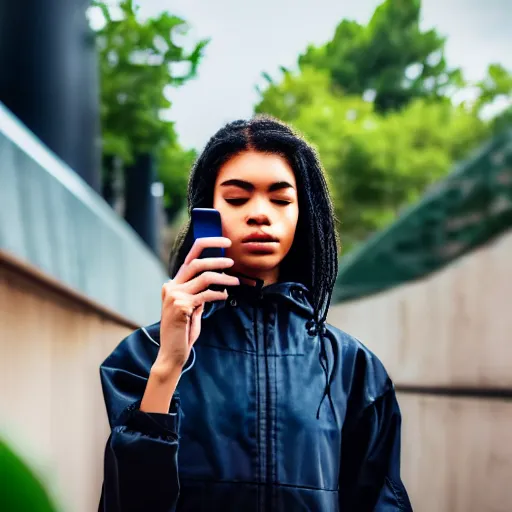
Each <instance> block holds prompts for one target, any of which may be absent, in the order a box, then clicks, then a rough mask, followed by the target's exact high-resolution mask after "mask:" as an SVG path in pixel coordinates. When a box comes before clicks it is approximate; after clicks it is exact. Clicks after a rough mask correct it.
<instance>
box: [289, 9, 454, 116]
mask: <svg viewBox="0 0 512 512" xmlns="http://www.w3.org/2000/svg"><path fill="white" fill-rule="evenodd" d="M420 11H421V2H420V0H386V1H385V2H384V3H383V4H381V5H380V6H379V7H378V8H377V9H376V11H375V13H374V15H373V17H372V19H371V20H370V22H369V23H368V25H366V26H364V25H360V24H359V23H357V22H355V21H351V20H343V21H342V22H341V23H340V24H339V25H338V27H337V29H336V32H335V34H334V37H333V39H332V40H331V41H329V42H328V43H327V44H325V45H323V46H320V47H314V46H310V47H309V48H308V49H307V51H306V52H305V54H304V55H301V56H300V57H299V65H300V66H301V68H302V67H304V66H313V67H316V68H318V69H325V70H327V71H328V72H329V74H330V75H331V78H332V82H333V84H336V85H337V86H338V87H339V88H341V89H342V90H343V91H345V93H347V94H363V93H364V92H365V91H373V92H374V94H375V106H376V109H377V110H378V111H387V110H393V109H400V108H401V107H403V106H405V105H406V104H407V103H408V102H410V101H412V100H413V99H415V98H437V97H439V96H441V95H443V94H445V93H446V92H448V91H449V90H450V89H451V88H452V87H453V86H458V85H460V84H461V82H462V75H461V73H460V71H459V70H456V69H454V70H451V69H449V68H448V67H447V64H446V61H445V58H444V42H445V41H444V38H443V37H441V36H440V35H439V34H438V33H437V32H436V31H435V30H428V31H422V30H421V29H420V27H419V21H420Z"/></svg>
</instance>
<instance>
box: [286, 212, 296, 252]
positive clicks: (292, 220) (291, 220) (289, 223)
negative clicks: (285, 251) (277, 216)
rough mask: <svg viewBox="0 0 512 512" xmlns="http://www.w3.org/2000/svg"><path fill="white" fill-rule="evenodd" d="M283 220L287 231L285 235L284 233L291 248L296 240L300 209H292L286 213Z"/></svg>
mask: <svg viewBox="0 0 512 512" xmlns="http://www.w3.org/2000/svg"><path fill="white" fill-rule="evenodd" d="M283 220H284V222H283V226H284V229H285V233H283V234H284V238H286V242H287V245H288V247H290V246H291V245H292V243H293V239H294V238H295V231H296V229H297V222H298V220H299V209H298V208H290V209H289V211H287V212H286V216H285V217H284V219H283Z"/></svg>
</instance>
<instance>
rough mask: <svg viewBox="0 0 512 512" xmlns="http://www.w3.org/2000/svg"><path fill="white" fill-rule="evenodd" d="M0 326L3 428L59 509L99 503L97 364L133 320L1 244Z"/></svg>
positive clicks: (102, 425) (85, 510)
mask: <svg viewBox="0 0 512 512" xmlns="http://www.w3.org/2000/svg"><path fill="white" fill-rule="evenodd" d="M0 326H1V329H0V389H1V392H0V411H1V412H2V414H1V415H0V435H1V436H2V437H4V438H6V439H7V441H8V442H9V443H10V444H12V445H13V447H14V448H15V449H16V451H17V452H18V453H20V455H22V456H23V458H24V459H25V460H26V461H27V462H28V463H29V465H30V466H31V467H32V468H33V469H34V470H35V471H36V473H37V474H38V475H39V476H40V477H41V479H42V480H43V482H44V483H45V484H46V486H47V487H48V488H49V490H50V492H51V493H52V494H53V495H54V497H56V498H57V501H58V502H59V503H60V504H61V506H62V507H63V510H65V511H68V510H69V511H73V512H91V511H93V510H97V506H98V502H99V493H100V489H101V482H102V478H103V450H104V446H105V441H106V439H107V437H108V434H109V427H108V423H107V418H106V413H105V406H104V403H103V396H102V392H101V385H100V380H99V372H98V367H99V365H100V363H101V362H102V361H103V359H104V358H105V357H106V356H107V355H108V354H109V353H110V351H111V350H112V349H113V348H114V347H115V346H116V345H117V343H119V341H120V340H121V339H122V338H124V337H125V336H126V335H127V334H128V333H129V332H131V331H132V330H133V329H134V328H135V327H136V325H135V324H133V323H132V322H131V321H129V320H126V319H124V318H122V317H120V316H119V315H116V314H115V313H113V312H110V311H108V310H106V309H104V308H102V307H100V306H98V305H95V304H94V303H93V302H91V301H90V300H88V299H86V298H85V297H82V296H80V295H79V294H77V293H76V292H74V291H73V290H71V289H67V288H65V287H64V286H63V285H62V284H61V283H59V282H57V281H53V280H52V279H51V278H48V277H47V276H46V275H44V274H42V273H40V272H39V271H37V270H36V269H35V268H33V267H30V266H27V265H23V264H21V263H20V262H17V261H15V260H14V259H13V258H10V257H8V256H7V255H6V254H5V253H1V251H0Z"/></svg>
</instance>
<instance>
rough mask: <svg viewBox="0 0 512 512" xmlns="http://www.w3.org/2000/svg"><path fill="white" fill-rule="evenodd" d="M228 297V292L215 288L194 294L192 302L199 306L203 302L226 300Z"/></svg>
mask: <svg viewBox="0 0 512 512" xmlns="http://www.w3.org/2000/svg"><path fill="white" fill-rule="evenodd" d="M227 298H228V292H227V291H226V290H224V291H223V292H217V291H215V290H205V291H204V292H201V293H198V294H197V295H194V304H195V305H196V306H197V307H199V306H201V305H203V304H204V303H205V302H214V301H217V300H226V299H227Z"/></svg>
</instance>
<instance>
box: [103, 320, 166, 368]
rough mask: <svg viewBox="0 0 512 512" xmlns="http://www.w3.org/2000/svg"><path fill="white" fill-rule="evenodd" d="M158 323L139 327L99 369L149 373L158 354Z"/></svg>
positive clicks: (122, 341)
mask: <svg viewBox="0 0 512 512" xmlns="http://www.w3.org/2000/svg"><path fill="white" fill-rule="evenodd" d="M159 341H160V322H158V323H155V324H152V325H148V326H146V327H141V328H139V329H136V330H135V331H133V332H131V333H130V334H129V335H128V336H126V338H124V339H123V340H121V342H120V343H119V344H118V345H117V347H116V348H115V349H114V350H113V351H112V352H111V353H110V355H109V356H108V357H107V358H106V359H105V360H104V361H103V363H102V364H101V366H100V368H101V369H102V370H103V369H105V368H126V369H129V370H130V371H133V370H136V369H138V370H139V371H142V372H145V371H149V368H150V367H151V365H152V364H153V362H154V360H155V358H156V355H157V353H158V347H159Z"/></svg>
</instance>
